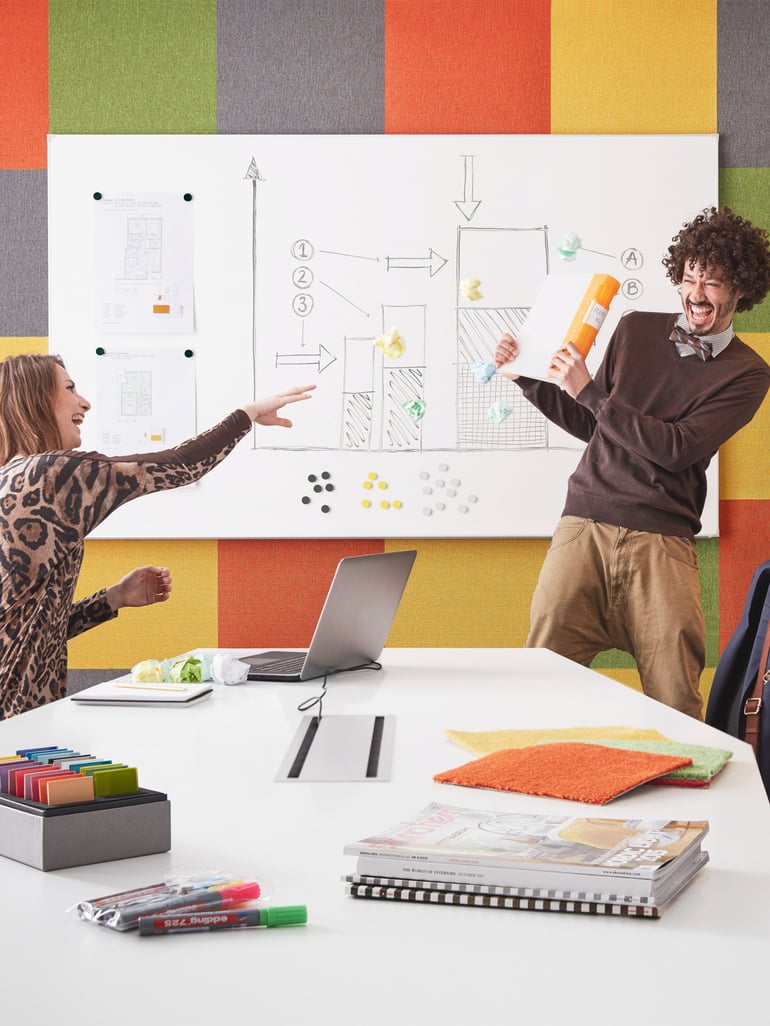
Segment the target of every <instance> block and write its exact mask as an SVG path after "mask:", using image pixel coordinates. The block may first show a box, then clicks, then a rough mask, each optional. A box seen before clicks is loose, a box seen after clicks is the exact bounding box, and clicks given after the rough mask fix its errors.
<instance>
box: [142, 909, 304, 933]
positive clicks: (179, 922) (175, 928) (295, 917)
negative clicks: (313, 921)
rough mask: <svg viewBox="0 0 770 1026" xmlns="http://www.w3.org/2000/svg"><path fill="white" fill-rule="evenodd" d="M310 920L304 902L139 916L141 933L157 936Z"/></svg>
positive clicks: (301, 923)
mask: <svg viewBox="0 0 770 1026" xmlns="http://www.w3.org/2000/svg"><path fill="white" fill-rule="evenodd" d="M306 922H307V907H306V906H305V905H284V906H282V907H276V908H244V909H234V910H232V911H230V912H225V911H222V912H188V913H176V914H173V913H171V914H168V915H155V916H140V917H139V933H140V935H141V936H142V937H154V936H158V935H159V934H163V933H207V932H208V931H210V930H241V929H244V928H246V927H254V926H301V925H304V924H305V923H306Z"/></svg>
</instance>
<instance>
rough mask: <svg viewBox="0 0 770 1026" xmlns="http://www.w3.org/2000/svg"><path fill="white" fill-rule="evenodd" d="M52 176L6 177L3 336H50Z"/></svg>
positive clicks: (0, 284)
mask: <svg viewBox="0 0 770 1026" xmlns="http://www.w3.org/2000/svg"><path fill="white" fill-rule="evenodd" d="M47 181H48V174H47V172H46V171H0V225H2V231H0V335H29V336H46V335H47V334H48V236H47Z"/></svg>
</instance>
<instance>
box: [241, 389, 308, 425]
mask: <svg viewBox="0 0 770 1026" xmlns="http://www.w3.org/2000/svg"><path fill="white" fill-rule="evenodd" d="M314 388H315V385H298V386H296V387H295V388H289V389H287V390H286V391H285V392H278V393H277V394H276V395H269V396H266V397H265V398H264V399H257V400H256V401H255V402H253V403H246V404H245V405H244V406H242V407H241V409H242V410H243V411H244V413H246V415H247V416H248V417H249V418H250V419H251V421H252V422H253V423H254V424H262V425H264V426H265V427H291V421H290V420H289V419H288V418H287V417H279V416H278V411H279V410H280V409H281V407H283V406H287V405H288V404H289V403H298V402H300V401H301V400H303V399H310V393H311V392H312V391H313V389H314Z"/></svg>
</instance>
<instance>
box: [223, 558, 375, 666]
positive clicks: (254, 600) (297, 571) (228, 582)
mask: <svg viewBox="0 0 770 1026" xmlns="http://www.w3.org/2000/svg"><path fill="white" fill-rule="evenodd" d="M383 550H384V542H383V541H381V540H380V541H372V540H367V539H356V540H353V541H339V540H337V539H322V540H320V541H301V540H297V539H288V540H283V539H280V540H275V541H274V540H271V539H268V540H238V541H220V542H219V583H218V587H219V642H218V644H219V645H220V647H222V648H248V647H251V646H254V647H255V648H274V647H286V648H304V647H305V646H306V645H308V644H309V642H310V638H311V636H312V633H313V628H314V627H315V624H316V620H317V619H318V614H319V613H320V612H321V607H322V606H323V602H324V599H325V598H326V592H327V591H328V589H329V583H330V581H331V579H332V575H333V574H334V569H335V567H336V566H337V563H338V562H339V561H340V559H342V557H343V556H357V555H362V554H364V553H366V552H382V551H383Z"/></svg>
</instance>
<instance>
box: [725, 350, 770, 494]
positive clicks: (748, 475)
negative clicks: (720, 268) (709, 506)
mask: <svg viewBox="0 0 770 1026" xmlns="http://www.w3.org/2000/svg"><path fill="white" fill-rule="evenodd" d="M741 338H742V339H743V341H744V342H746V344H747V345H750V346H751V348H752V349H755V350H756V351H757V352H758V353H759V355H760V356H761V357H762V358H763V359H764V360H766V361H767V362H768V363H770V334H768V333H762V334H760V333H758V332H757V333H755V334H750V333H748V332H742V333H741ZM768 453H770V395H768V396H766V397H765V401H764V403H763V404H762V406H761V407H760V408H759V412H758V413H756V414H755V415H754V419H753V420H751V421H750V422H749V423H748V424H747V425H746V427H745V428H743V429H742V430H741V431H739V432H738V434H737V435H733V437H732V438H731V439H730V440H729V441H728V442H726V443H725V444H724V445H723V446H722V448H721V449H720V453H719V497H720V498H721V499H770V466H769V465H768V460H767V454H768Z"/></svg>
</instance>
